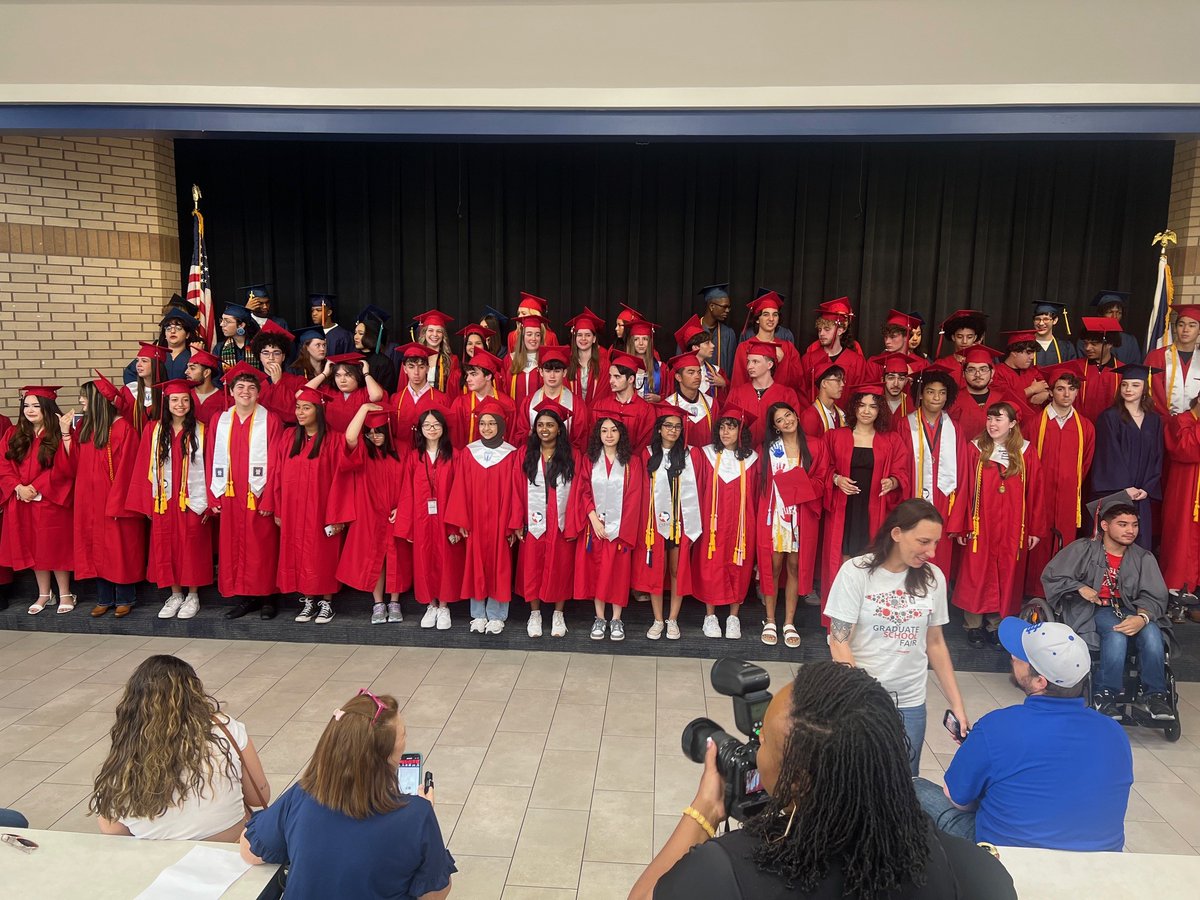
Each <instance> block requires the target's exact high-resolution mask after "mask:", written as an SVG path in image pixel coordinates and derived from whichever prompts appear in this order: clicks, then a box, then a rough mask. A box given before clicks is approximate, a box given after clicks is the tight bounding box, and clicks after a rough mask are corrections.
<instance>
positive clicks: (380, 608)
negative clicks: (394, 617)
mask: <svg viewBox="0 0 1200 900" xmlns="http://www.w3.org/2000/svg"><path fill="white" fill-rule="evenodd" d="M386 621H387V607H386V606H384V605H383V604H382V603H376V604H375V605H374V606H372V607H371V624H372V625H382V624H383V623H384V622H386Z"/></svg>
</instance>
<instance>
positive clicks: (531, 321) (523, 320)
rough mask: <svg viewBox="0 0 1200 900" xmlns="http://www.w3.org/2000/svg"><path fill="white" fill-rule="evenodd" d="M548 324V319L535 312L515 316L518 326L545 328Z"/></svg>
mask: <svg viewBox="0 0 1200 900" xmlns="http://www.w3.org/2000/svg"><path fill="white" fill-rule="evenodd" d="M549 324H550V322H549V320H548V319H547V318H546V317H545V316H542V315H538V314H537V313H522V314H521V315H519V316H517V327H518V328H546V327H547V326H548V325H549Z"/></svg>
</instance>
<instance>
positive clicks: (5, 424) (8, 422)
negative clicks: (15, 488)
mask: <svg viewBox="0 0 1200 900" xmlns="http://www.w3.org/2000/svg"><path fill="white" fill-rule="evenodd" d="M10 428H12V419H10V418H9V417H8V416H5V415H0V441H3V440H4V436H5V435H6V434H8V431H9V429H10ZM3 532H4V504H3V503H2V502H0V534H2V533H3ZM12 580H13V571H12V569H10V568H9V567H8V566H0V584H9V583H11V582H12Z"/></svg>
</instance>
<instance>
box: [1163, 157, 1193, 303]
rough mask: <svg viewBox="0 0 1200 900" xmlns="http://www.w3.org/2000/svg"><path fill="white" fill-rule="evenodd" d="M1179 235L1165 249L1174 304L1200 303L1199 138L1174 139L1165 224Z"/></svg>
mask: <svg viewBox="0 0 1200 900" xmlns="http://www.w3.org/2000/svg"><path fill="white" fill-rule="evenodd" d="M1164 227H1167V228H1170V229H1172V230H1173V231H1174V232H1175V233H1176V234H1177V235H1178V236H1179V243H1178V244H1176V245H1175V247H1174V248H1172V249H1170V250H1168V251H1167V259H1168V260H1170V263H1171V274H1172V276H1173V277H1174V280H1175V302H1176V303H1200V140H1190V141H1176V142H1175V166H1174V169H1173V170H1172V174H1171V206H1170V211H1169V212H1168V214H1167V221H1166V223H1165V226H1164Z"/></svg>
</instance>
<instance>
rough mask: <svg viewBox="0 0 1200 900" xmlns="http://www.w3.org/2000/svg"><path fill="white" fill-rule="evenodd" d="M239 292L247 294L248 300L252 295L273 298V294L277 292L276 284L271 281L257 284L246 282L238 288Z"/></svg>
mask: <svg viewBox="0 0 1200 900" xmlns="http://www.w3.org/2000/svg"><path fill="white" fill-rule="evenodd" d="M237 292H238V293H239V294H242V295H243V296H245V298H246V299H247V300H249V299H250V298H252V297H266V298H267V299H268V300H270V299H271V295H272V294H273V293H274V292H275V285H273V284H272V283H271V282H269V281H260V282H258V283H257V284H244V285H242V286H241V287H240V288H238V289H237Z"/></svg>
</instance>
